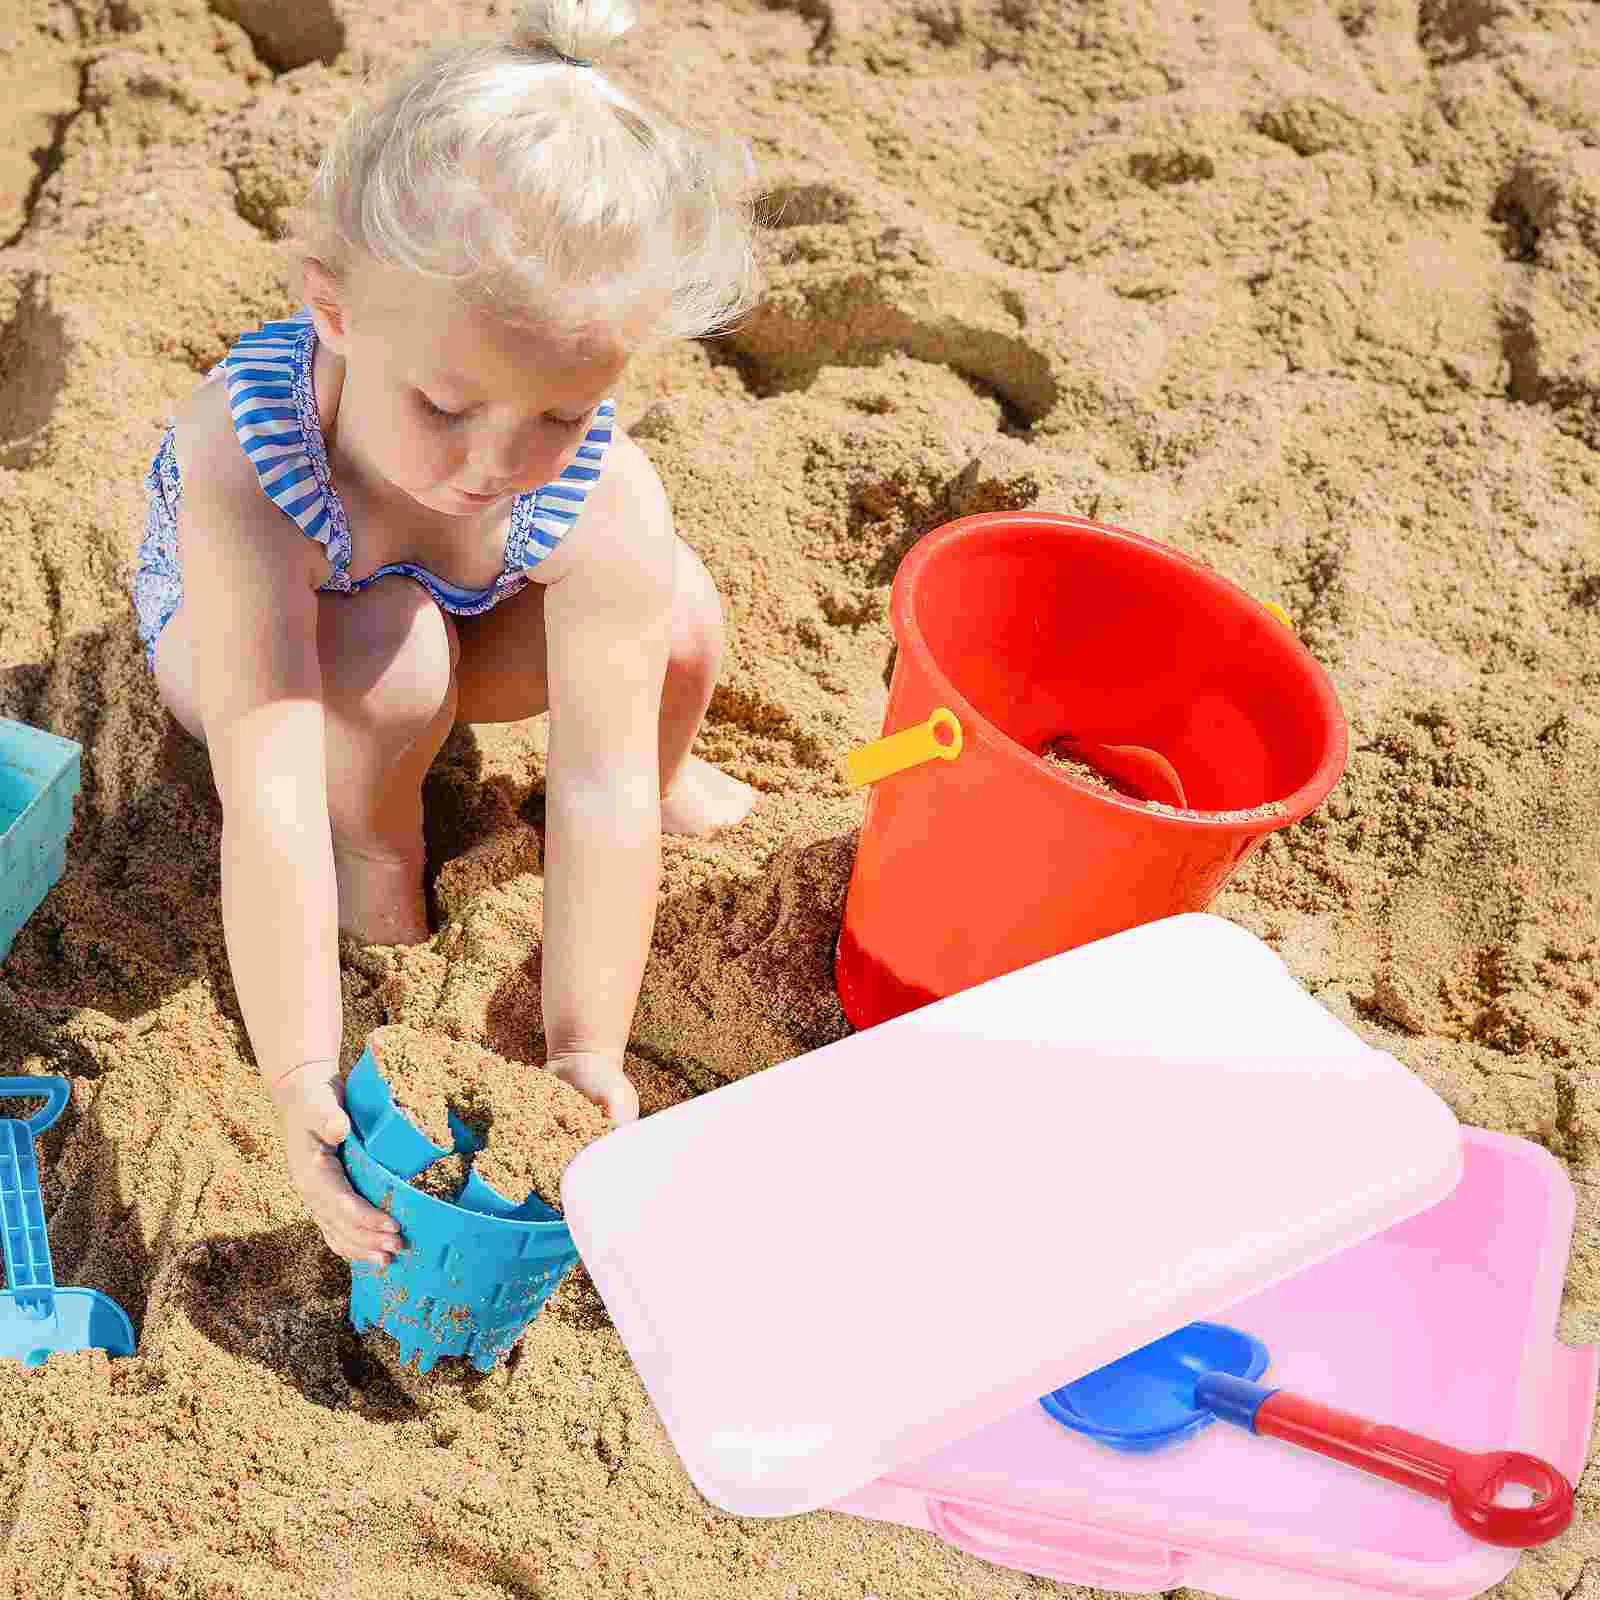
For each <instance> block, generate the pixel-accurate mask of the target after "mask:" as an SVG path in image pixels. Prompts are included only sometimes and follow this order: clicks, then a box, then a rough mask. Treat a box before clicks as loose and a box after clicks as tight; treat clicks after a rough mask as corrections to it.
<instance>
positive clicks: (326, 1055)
mask: <svg viewBox="0 0 1600 1600" xmlns="http://www.w3.org/2000/svg"><path fill="white" fill-rule="evenodd" d="M219 388H220V386H219ZM178 444H179V450H180V457H181V459H182V467H183V472H184V481H185V488H184V500H183V507H182V513H181V516H180V521H179V529H178V534H179V540H180V546H181V551H182V558H183V568H184V610H185V613H186V620H187V633H188V635H189V639H190V648H191V662H190V673H191V689H192V694H193V700H194V704H195V705H196V707H197V710H198V714H199V716H200V720H201V723H202V726H203V728H204V732H205V740H206V746H207V749H208V752H209V754H210V758H211V770H212V775H213V778H214V780H215V782H216V786H217V792H218V794H219V795H220V796H221V799H222V810H223V825H222V920H223V932H224V936H225V939H226V943H227V949H228V960H229V965H230V967H231V969H232V973H233V981H234V987H235V989H236V991H237V993H238V998H239V1009H240V1011H241V1013H242V1014H243V1017H244V1024H245V1028H246V1030H247V1032H248V1033H249V1036H250V1043H251V1046H252V1048H253V1049H254V1052H255V1057H256V1062H257V1065H258V1067H259V1069H260V1072H261V1076H262V1080H263V1082H264V1083H265V1085H266V1086H267V1088H268V1090H269V1092H270V1093H271V1094H272V1096H273V1099H274V1101H275V1102H276V1104H277V1106H278V1109H279V1112H280V1115H281V1117H282V1120H283V1123H284V1130H283V1131H284V1138H285V1150H286V1155H287V1157H288V1161H289V1168H290V1175H291V1177H292V1178H293V1180H294V1182H295V1185H296V1187H297V1188H299V1189H300V1191H301V1193H302V1194H303V1196H304V1197H305V1199H306V1202H307V1204H308V1206H309V1208H310V1210H311V1212H312V1214H313V1216H314V1217H315V1218H316V1220H317V1222H318V1224H319V1226H320V1227H321V1228H322V1231H323V1234H324V1236H325V1237H326V1238H327V1240H328V1243H329V1244H330V1245H331V1246H332V1247H333V1248H334V1249H335V1250H337V1251H338V1252H339V1253H340V1254H341V1255H344V1256H346V1257H354V1256H358V1255H359V1256H364V1257H367V1258H369V1259H370V1258H371V1252H372V1251H373V1250H374V1248H376V1247H379V1245H380V1242H381V1241H383V1240H387V1239H388V1238H389V1236H390V1234H389V1229H390V1223H389V1219H388V1218H386V1217H383V1216H382V1214H381V1213H378V1212H376V1211H374V1210H373V1208H371V1207H369V1206H367V1205H366V1204H365V1203H364V1202H362V1201H361V1200H360V1199H359V1198H358V1197H357V1196H356V1195H355V1193H354V1191H352V1190H351V1189H350V1187H349V1184H348V1183H347V1182H346V1181H345V1179H344V1175H343V1172H342V1170H341V1168H340V1166H339V1162H338V1159H337V1156H336V1155H335V1154H334V1153H333V1152H334V1147H336V1146H337V1144H338V1143H339V1141H340V1140H342V1138H343V1137H344V1134H345V1132H346V1131H348V1124H347V1123H346V1122H345V1120H344V1114H343V1111H342V1109H341V1107H340V1105H339V1102H338V1099H337V1097H336V1084H337V1078H338V1056H339V1044H340V1038H341V1035H342V1032H343V1008H342V1004H341V999H340V992H339V954H338V895H337V890H336V887H335V882H334V873H333V847H332V832H331V828H330V824H329V820H328V801H327V777H326V764H325V759H324V743H323V740H324V727H323V711H322V679H321V668H320V665H319V662H318V656H317V597H316V594H315V592H314V585H315V575H314V568H313V563H314V562H315V561H316V560H317V559H318V558H319V557H318V552H317V551H316V548H315V547H314V546H313V545H311V544H310V542H309V541H307V540H305V539H303V538H301V536H300V535H299V534H298V532H297V531H296V530H295V529H294V528H293V527H291V526H289V525H288V524H287V523H286V521H285V519H284V516H283V513H282V512H281V511H279V510H278V509H277V508H276V507H274V506H273V505H271V504H270V503H269V502H268V501H267V500H266V499H265V497H264V496H263V495H262V494H261V492H260V489H259V487H258V485H257V483H256V479H255V474H254V469H253V468H252V467H251V465H250V463H249V461H248V460H247V459H246V458H245V456H244V453H243V452H242V451H241V450H240V449H239V446H238V441H237V439H236V438H235V437H234V434H233V428H232V424H231V422H230V421H229V419H228V414H227V410H226V406H225V404H224V403H220V402H219V400H218V398H217V397H210V403H209V404H206V403H203V402H202V403H201V404H199V405H197V407H196V408H195V411H194V412H193V413H192V415H191V418H190V420H189V421H188V422H187V423H186V424H184V425H182V426H180V430H179V439H178ZM369 1213H370V1215H369Z"/></svg>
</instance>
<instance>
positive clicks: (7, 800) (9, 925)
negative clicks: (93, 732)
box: [0, 717, 83, 958]
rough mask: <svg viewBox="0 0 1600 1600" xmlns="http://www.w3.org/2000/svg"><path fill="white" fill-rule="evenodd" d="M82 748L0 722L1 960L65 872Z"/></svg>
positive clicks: (39, 731) (23, 726)
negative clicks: (19, 931)
mask: <svg viewBox="0 0 1600 1600" xmlns="http://www.w3.org/2000/svg"><path fill="white" fill-rule="evenodd" d="M82 754H83V751H82V747H81V746H79V745H77V744H75V743H74V742H73V741H72V740H71V739H62V738H60V737H58V736H57V735H56V734H53V733H46V732H45V731H44V730H43V729H42V728H33V727H30V726H29V725H28V724H27V723H25V722H12V721H10V720H8V719H7V718H4V717H0V958H3V957H4V956H5V955H6V954H7V953H8V952H9V951H10V949H11V943H12V941H13V940H14V939H15V938H16V936H17V933H18V930H19V929H20V928H21V927H22V925H23V923H25V922H26V921H27V920H28V918H29V917H31V916H32V915H33V914H34V912H35V911H37V910H38V909H39V906H40V904H41V903H42V902H43V900H44V897H45V896H46V895H47V894H49V892H50V890H51V887H52V886H53V885H54V884H55V882H56V881H57V880H58V879H59V878H60V876H61V874H62V873H63V872H65V871H66V867H67V835H68V834H69V833H71V832H72V802H73V800H74V799H75V798H76V797H77V793H78V786H79V763H80V759H81V757H82Z"/></svg>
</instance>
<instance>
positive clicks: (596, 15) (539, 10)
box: [511, 0, 639, 61]
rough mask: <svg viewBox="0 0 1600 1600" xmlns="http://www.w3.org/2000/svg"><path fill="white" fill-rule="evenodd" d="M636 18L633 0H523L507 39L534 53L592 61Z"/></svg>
mask: <svg viewBox="0 0 1600 1600" xmlns="http://www.w3.org/2000/svg"><path fill="white" fill-rule="evenodd" d="M638 20H639V8H638V6H636V5H635V4H634V0H523V3H522V4H521V5H520V6H519V7H518V18H517V23H516V26H515V27H514V28H513V29H512V30H511V43H512V44H513V45H515V46H516V48H517V49H519V50H527V51H529V52H531V53H534V54H538V55H555V56H570V57H573V58H575V59H577V60H579V61H596V60H598V59H599V58H600V57H601V56H602V55H604V53H605V51H606V48H607V46H608V45H610V44H611V42H612V40H614V39H620V38H621V37H622V36H623V34H625V33H626V32H627V31H628V29H629V28H631V27H632V26H633V25H634V23H636V22H637V21H638Z"/></svg>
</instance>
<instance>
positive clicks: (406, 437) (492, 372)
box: [335, 268, 627, 517]
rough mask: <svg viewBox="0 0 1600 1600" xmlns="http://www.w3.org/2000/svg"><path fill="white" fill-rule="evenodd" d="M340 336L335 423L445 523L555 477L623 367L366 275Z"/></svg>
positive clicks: (419, 289) (406, 284)
mask: <svg viewBox="0 0 1600 1600" xmlns="http://www.w3.org/2000/svg"><path fill="white" fill-rule="evenodd" d="M373 272H374V276H373V277H371V278H370V279H368V281H367V282H366V283H365V284H364V285H363V290H364V292H363V294H362V296H361V298H360V299H359V301H357V303H356V305H355V307H354V308H352V312H351V314H350V315H349V316H347V317H346V318H345V320H344V324H343V328H342V332H341V334H340V335H339V337H338V338H337V339H336V341H335V342H336V344H337V346H338V347H339V348H340V353H341V354H342V355H343V356H344V358H345V363H346V367H345V381H344V390H343V393H342V395H341V398H340V402H339V410H340V415H341V416H348V417H353V418H358V419H359V422H358V426H359V431H360V438H361V443H362V452H363V454H364V455H365V457H366V459H367V462H368V465H369V466H370V467H371V468H373V470H375V471H377V472H379V473H381V474H382V475H383V477H384V478H386V479H387V480H388V481H389V482H390V483H391V484H393V485H394V486H395V487H396V488H399V489H401V490H403V491H404V492H405V493H406V494H408V495H410V496H411V498H412V499H413V500H415V501H416V502H417V503H418V504H419V505H422V506H425V507H427V508H428V509H429V510H430V511H436V512H441V513H443V514H444V515H447V516H458V517H466V516H473V515H476V514H481V513H482V512H483V511H485V510H486V509H487V508H488V507H490V506H492V505H494V504H496V503H497V502H502V501H506V500H508V499H509V498H510V497H512V496H514V495H517V494H521V493H523V492H525V491H527V490H531V489H536V488H538V487H539V485H540V484H544V483H548V482H550V480H551V479H553V478H556V477H558V476H560V473H561V470H562V468H563V467H565V466H566V465H567V464H568V463H569V462H570V461H571V460H572V459H573V458H574V456H575V455H576V454H577V450H578V446H579V445H580V444H582V443H583V437H584V434H585V433H586V432H587V431H588V429H589V427H590V426H591V424H592V422H593V419H594V412H595V408H596V407H597V406H598V405H599V404H600V402H601V401H602V400H604V399H605V398H606V396H607V395H608V394H610V393H611V391H612V388H613V387H614V386H615V384H616V382H617V380H618V378H620V377H621V375H622V371H623V368H624V366H625V365H626V363H627V352H626V351H625V350H624V349H623V348H622V347H621V345H620V344H615V343H608V342H600V343H590V344H588V345H587V346H583V347H578V348H574V346H573V345H572V344H571V343H570V342H565V343H564V342H558V341H556V340H554V339H552V338H551V337H550V336H548V335H545V334H540V333H537V332H534V331H532V330H530V329H527V328H520V327H517V326H515V325H513V324H511V323H507V322H501V321H498V320H496V319H495V318H493V317H491V316H489V315H488V314H487V313H485V312H482V311H478V310H476V309H474V308H472V307H470V306H467V305H466V304H464V303H463V302H462V301H461V300H460V298H459V297H457V296H456V295H455V294H453V293H452V292H451V291H450V290H449V289H448V288H446V287H444V286H439V285H434V284H431V283H429V282H427V281H426V280H420V281H419V280H418V279H417V278H415V277H413V276H411V275H409V274H402V273H398V272H388V271H386V269H382V268H375V269H373Z"/></svg>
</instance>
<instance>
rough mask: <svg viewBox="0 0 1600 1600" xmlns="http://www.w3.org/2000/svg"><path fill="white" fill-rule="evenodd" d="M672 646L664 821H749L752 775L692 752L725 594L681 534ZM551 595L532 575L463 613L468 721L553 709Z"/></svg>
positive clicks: (673, 829)
mask: <svg viewBox="0 0 1600 1600" xmlns="http://www.w3.org/2000/svg"><path fill="white" fill-rule="evenodd" d="M677 554H678V566H677V593H676V599H675V602H674V616H673V630H672V654H671V656H670V658H669V660H668V663H667V679H666V683H665V685H664V687H663V689H662V695H661V728H660V740H661V824H662V827H663V828H665V829H666V830H667V832H669V833H693V834H705V833H711V832H714V831H715V830H716V829H718V828H725V827H731V826H733V825H734V824H735V823H738V822H741V821H743V819H744V817H745V816H746V815H747V814H748V812H749V810H750V807H751V806H752V805H753V804H754V801H755V794H754V792H753V791H752V790H751V789H750V787H749V786H748V785H747V784H743V783H740V782H739V781H738V780H737V779H736V778H730V777H729V776H728V775H727V774H726V773H724V772H719V771H718V770H717V768H715V767H713V766H711V765H709V764H708V763H707V762H704V761H701V760H700V759H698V757H695V756H691V755H690V754H689V748H690V746H691V745H692V744H693V743H694V739H695V735H696V734H697V733H698V732H699V731H700V724H701V722H702V721H704V719H705V714H706V708H707V707H708V706H709V705H710V704H711V691H712V689H713V688H714V687H715V686H716V681H717V671H718V668H719V666H720V665H721V660H722V602H721V600H720V598H719V597H718V595H717V588H716V585H715V584H714V583H713V582H712V581H711V575H710V573H708V572H707V571H706V569H705V566H704V565H703V564H702V562H701V560H700V558H699V556H697V555H696V554H695V553H694V551H693V550H691V549H690V548H689V547H688V545H686V544H685V543H684V542H683V541H682V540H681V539H680V540H678V542H677ZM544 595H545V591H544V588H543V586H542V585H541V584H537V583H530V584H529V585H528V586H527V588H525V589H523V590H522V591H521V593H519V594H516V595H514V596H512V598H511V599H509V600H505V601H502V602H501V603H500V604H499V605H498V606H496V607H495V608H494V610H493V611H490V612H488V613H486V614H485V615H483V616H481V617H467V618H463V619H462V622H461V626H460V633H461V666H460V670H459V673H458V678H459V683H460V703H459V709H458V713H457V714H458V716H459V717H460V719H461V721H463V722H520V721H521V720H522V719H523V718H524V717H534V716H538V715H539V713H540V712H542V711H545V710H547V709H548V708H549V704H550V692H549V687H548V684H547V682H546V666H545V642H544Z"/></svg>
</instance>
